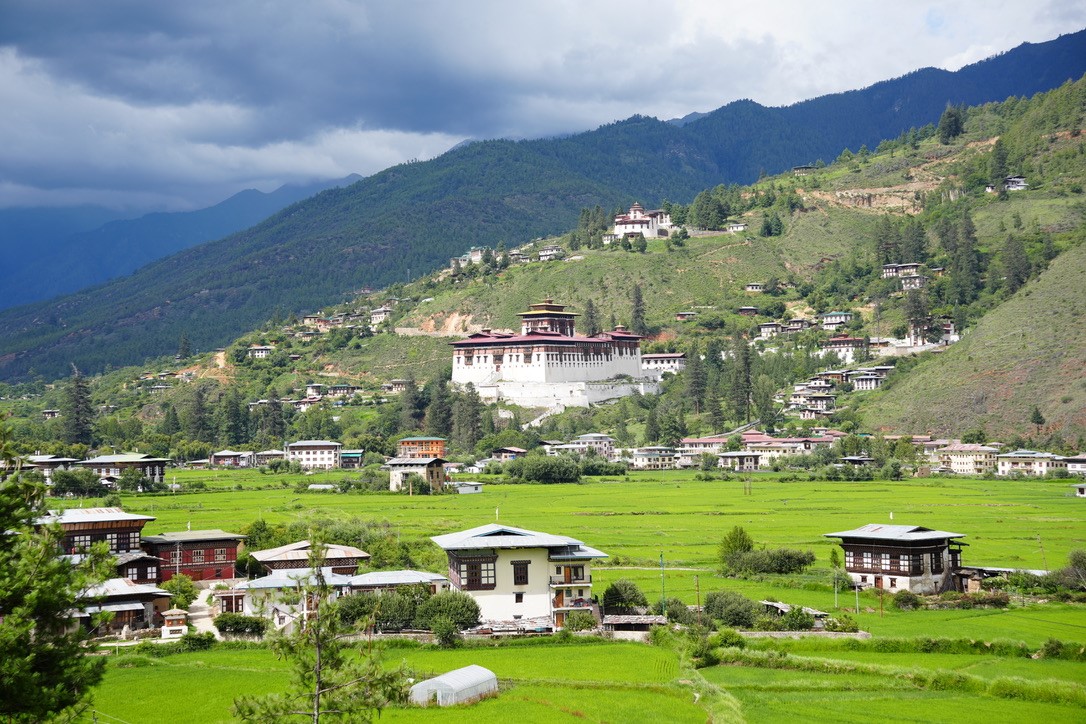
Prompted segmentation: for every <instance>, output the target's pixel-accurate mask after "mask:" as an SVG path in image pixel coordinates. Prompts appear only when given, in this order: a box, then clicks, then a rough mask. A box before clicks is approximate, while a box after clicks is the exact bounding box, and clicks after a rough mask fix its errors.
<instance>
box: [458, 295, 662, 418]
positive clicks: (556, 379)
mask: <svg viewBox="0 0 1086 724" xmlns="http://www.w3.org/2000/svg"><path fill="white" fill-rule="evenodd" d="M519 316H520V317H521V331H520V334H513V333H511V332H495V331H493V330H489V329H484V330H482V331H481V332H478V333H476V334H473V335H471V336H469V337H467V338H466V339H461V340H457V341H455V342H452V343H451V344H452V347H453V369H452V381H453V383H454V384H456V385H459V386H464V385H467V384H468V383H471V384H472V385H474V386H475V388H476V390H478V392H479V396H480V397H481V398H483V399H484V400H499V399H501V400H508V401H510V402H513V403H515V404H518V405H523V406H525V407H551V406H555V405H561V406H572V407H587V406H588V405H590V404H594V403H598V402H604V401H606V400H613V399H617V398H619V397H625V396H626V395H631V394H633V393H634V392H640V393H642V394H651V393H654V392H656V390H657V382H658V380H659V373H658V372H655V371H650V370H646V369H644V368H643V366H642V360H641V337H640V336H639V335H636V334H633V333H631V332H628V331H626V329H625V327H622V326H618V327H615V329H614V330H613V331H610V332H603V333H601V334H598V335H596V336H594V337H584V336H580V335H578V334H577V333H576V329H575V322H574V320H575V318H576V317H577V316H578V315H577V313H576V312H570V311H566V307H565V305H562V304H555V303H554V301H553V300H551V299H546V300H544V301H543V302H540V303H538V304H531V305H529V308H528V311H527V312H521V313H520V315H519Z"/></svg>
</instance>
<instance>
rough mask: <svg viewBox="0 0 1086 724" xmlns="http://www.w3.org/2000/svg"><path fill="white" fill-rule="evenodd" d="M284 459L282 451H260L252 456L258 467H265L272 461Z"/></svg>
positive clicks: (284, 454) (284, 455)
mask: <svg viewBox="0 0 1086 724" xmlns="http://www.w3.org/2000/svg"><path fill="white" fill-rule="evenodd" d="M284 457H286V453H284V452H283V451H282V450H261V451H260V452H258V453H256V454H255V456H254V458H255V461H256V464H257V466H258V467H262V466H264V465H267V464H268V463H270V462H271V461H272V460H282V459H283V458H284Z"/></svg>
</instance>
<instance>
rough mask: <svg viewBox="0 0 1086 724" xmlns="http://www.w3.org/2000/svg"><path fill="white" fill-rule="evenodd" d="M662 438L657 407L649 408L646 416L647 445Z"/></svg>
mask: <svg viewBox="0 0 1086 724" xmlns="http://www.w3.org/2000/svg"><path fill="white" fill-rule="evenodd" d="M659 439H660V425H659V423H658V422H657V421H656V408H655V407H653V408H652V409H650V410H649V412H648V414H647V415H646V416H645V436H644V441H645V444H646V445H652V444H654V443H655V442H656V441H657V440H659Z"/></svg>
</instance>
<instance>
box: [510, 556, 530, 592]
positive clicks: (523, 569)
mask: <svg viewBox="0 0 1086 724" xmlns="http://www.w3.org/2000/svg"><path fill="white" fill-rule="evenodd" d="M529 563H531V561H513V585H514V586H527V585H528V564H529Z"/></svg>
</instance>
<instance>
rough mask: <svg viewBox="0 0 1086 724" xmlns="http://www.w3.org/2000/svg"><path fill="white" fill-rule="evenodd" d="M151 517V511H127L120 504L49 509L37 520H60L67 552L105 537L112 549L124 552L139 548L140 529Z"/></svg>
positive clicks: (78, 550)
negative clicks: (118, 506)
mask: <svg viewBox="0 0 1086 724" xmlns="http://www.w3.org/2000/svg"><path fill="white" fill-rule="evenodd" d="M152 520H154V518H153V517H151V516H149V515H136V514H134V513H126V512H124V511H123V510H121V509H120V508H68V509H67V510H62V511H55V510H51V511H49V514H48V515H46V516H44V517H43V518H39V519H38V524H39V525H48V524H52V523H59V524H60V526H61V528H63V529H64V541H63V543H62V544H61V546H62V548H63V550H64V552H65V553H81V552H83V551H85V550H86V549H88V548H89V547H90V546H91V544H93V543H98V542H99V541H105V542H106V543H107V544H108V545H109V551H110V552H111V553H124V552H127V551H138V550H140V533H141V531H142V530H143V526H145V525H146V524H147V523H148V521H152Z"/></svg>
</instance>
